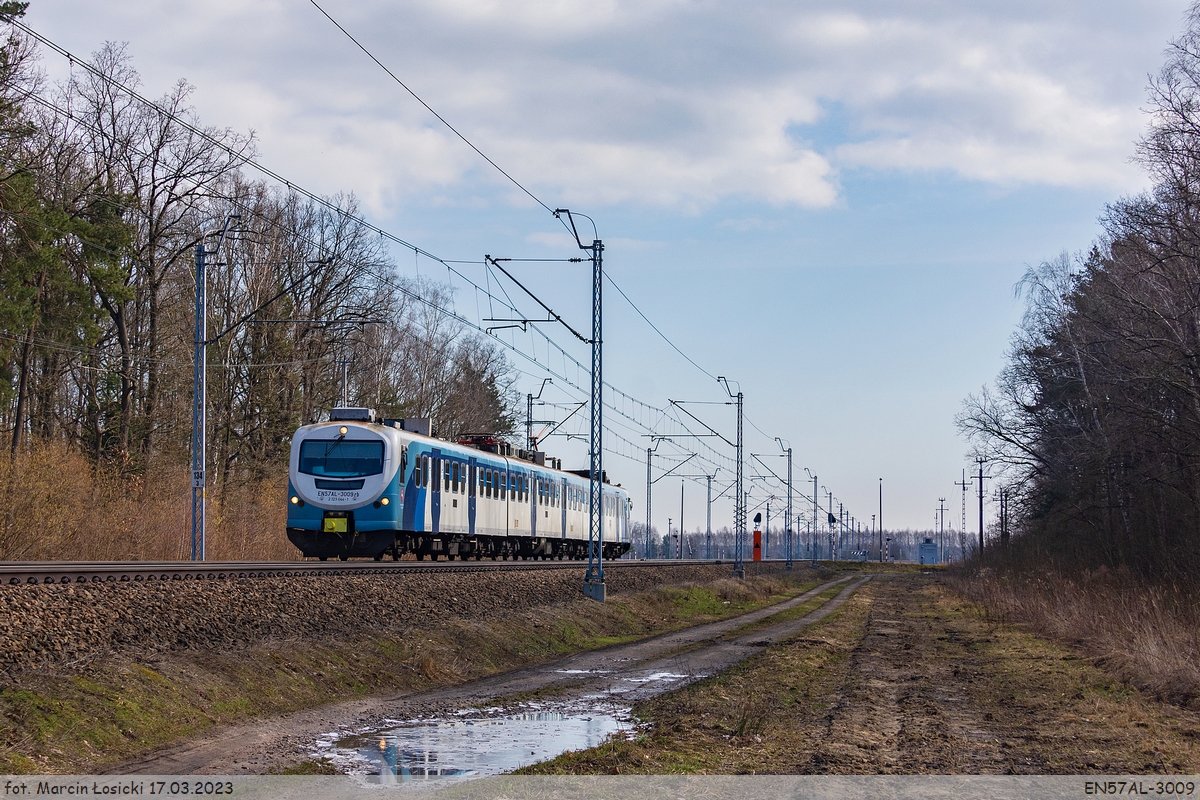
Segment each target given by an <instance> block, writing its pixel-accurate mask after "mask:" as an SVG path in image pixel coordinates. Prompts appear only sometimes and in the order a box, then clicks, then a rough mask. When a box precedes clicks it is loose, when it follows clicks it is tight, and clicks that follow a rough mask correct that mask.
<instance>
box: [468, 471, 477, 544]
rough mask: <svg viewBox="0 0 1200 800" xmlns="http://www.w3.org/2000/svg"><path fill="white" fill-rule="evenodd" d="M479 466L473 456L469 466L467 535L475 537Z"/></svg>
mask: <svg viewBox="0 0 1200 800" xmlns="http://www.w3.org/2000/svg"><path fill="white" fill-rule="evenodd" d="M476 470H477V466H476V464H475V458H474V456H472V457H471V458H470V459H469V460H468V464H467V533H469V534H471V535H472V536H474V535H475V518H476V517H475V494H476V493H475V480H476V478H475V475H476Z"/></svg>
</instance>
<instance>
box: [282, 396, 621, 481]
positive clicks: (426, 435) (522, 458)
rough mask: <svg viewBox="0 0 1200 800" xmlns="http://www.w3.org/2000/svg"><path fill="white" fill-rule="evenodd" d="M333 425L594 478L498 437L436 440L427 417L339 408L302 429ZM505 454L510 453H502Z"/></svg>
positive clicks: (479, 435)
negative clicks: (385, 432) (376, 430)
mask: <svg viewBox="0 0 1200 800" xmlns="http://www.w3.org/2000/svg"><path fill="white" fill-rule="evenodd" d="M334 422H352V423H355V424H358V425H363V426H367V427H373V426H379V427H386V428H392V429H393V430H396V431H398V432H400V433H402V434H406V435H408V436H410V437H412V439H413V440H414V441H424V442H428V443H429V444H430V445H433V446H437V447H447V446H449V447H454V448H458V449H461V450H463V451H475V452H480V453H484V454H486V455H492V456H496V457H497V458H503V459H507V460H510V461H517V462H524V463H525V464H528V465H529V466H530V467H538V468H540V469H544V470H548V471H550V472H559V473H562V474H564V475H570V476H572V477H575V478H584V479H585V480H587V479H590V478H591V470H588V469H569V470H565V469H563V468H562V466H561V464H562V462H561V460H560V459H553V460H554V461H557V462H558V466H554V465H549V464H544V463H543V464H539V463H537V461H536V460H535V456H534V453H535V452H538V451H531V450H517V451H516V453H513V452H512V450H513V448H512V446H511V445H510V444H509V443H508V442H505V441H504V440H503V439H501V438H499V437H497V436H496V435H495V434H469V435H467V436H465V437H463V438H461V439H459V440H458V441H457V442H452V441H450V440H449V439H440V438H438V437H436V436H433V435H431V433H430V432H429V431H430V430H431V428H432V424H431V420H430V419H429V418H428V417H418V418H407V419H379V418H378V417H377V416H376V414H375V409H373V408H350V407H339V408H334V409H333V410H332V411H331V412H330V414H329V420H328V421H327V422H317V423H313V424H312V425H304V426H301V427H302V428H312V427H317V426H324V425H329V424H331V423H334ZM414 428H419V429H421V430H414ZM493 446H494V447H496V449H495V450H489V449H486V448H488V447H493ZM505 450H506V451H507V452H502V451H505ZM601 481H602V482H603V483H604V484H606V485H608V486H612V487H614V488H617V489H624V487H623V486H621V484H619V483H616V484H614V483H609V480H608V471H607V470H605V471H604V472H603V474H602V477H601Z"/></svg>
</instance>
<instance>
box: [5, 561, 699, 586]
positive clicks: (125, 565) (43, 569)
mask: <svg viewBox="0 0 1200 800" xmlns="http://www.w3.org/2000/svg"><path fill="white" fill-rule="evenodd" d="M720 563H722V562H721V561H708V560H700V559H685V560H675V559H667V560H655V561H632V560H630V561H625V560H620V559H617V560H613V561H608V562H606V564H605V567H606V569H624V568H641V567H666V566H681V565H686V566H696V565H704V564H720ZM586 568H587V562H585V561H435V562H426V561H391V562H379V561H337V562H324V561H200V562H193V561H3V562H0V584H9V585H18V584H69V583H125V582H134V583H143V582H150V581H187V580H192V581H198V580H230V579H240V578H295V577H301V576H334V575H395V574H405V573H437V572H489V571H501V572H503V571H515V570H537V569H542V570H545V569H576V570H581V571H582V570H585V569H586Z"/></svg>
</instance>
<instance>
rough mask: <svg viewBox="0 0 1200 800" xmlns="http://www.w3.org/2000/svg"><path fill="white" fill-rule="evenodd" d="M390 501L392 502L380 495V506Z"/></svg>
mask: <svg viewBox="0 0 1200 800" xmlns="http://www.w3.org/2000/svg"><path fill="white" fill-rule="evenodd" d="M390 502H392V501H391V500H388V499H387V498H386V497H381V498H379V504H380V505H382V506H386V505H387V504H388V503H390Z"/></svg>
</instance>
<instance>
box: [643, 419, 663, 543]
mask: <svg viewBox="0 0 1200 800" xmlns="http://www.w3.org/2000/svg"><path fill="white" fill-rule="evenodd" d="M659 441H662V440H661V439H660V440H659ZM654 447H658V445H657V444H656V445H654ZM654 447H647V448H646V558H649V557H650V505H651V499H650V498H651V497H652V496H653V492H654V481H653V480H652V479H651V477H650V459H651V458H653V457H654ZM655 549H657V548H655Z"/></svg>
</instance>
